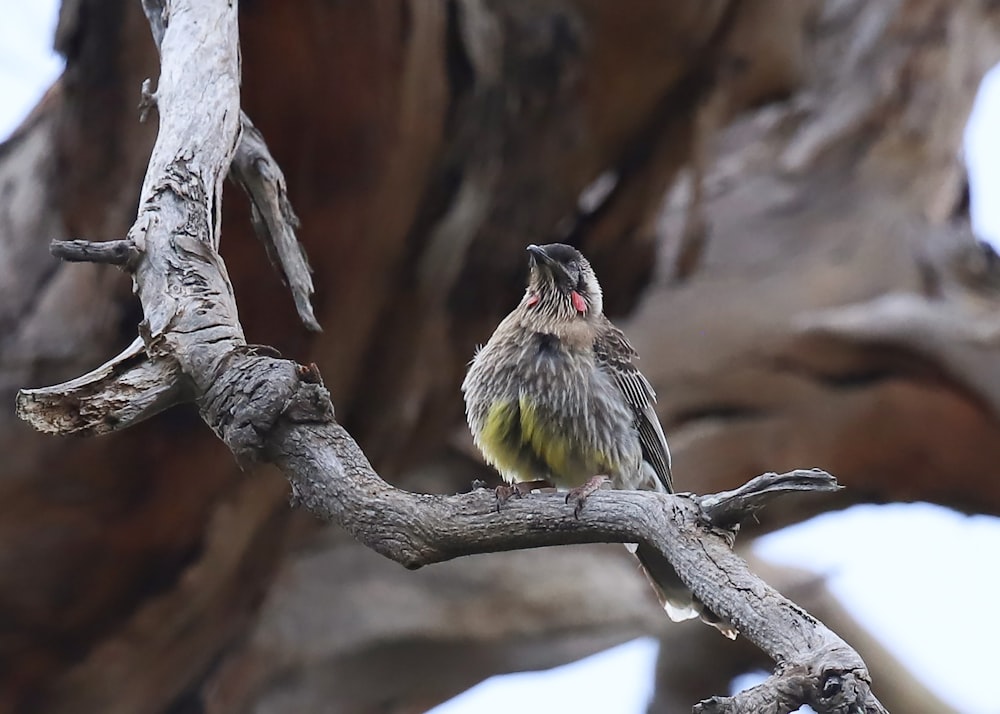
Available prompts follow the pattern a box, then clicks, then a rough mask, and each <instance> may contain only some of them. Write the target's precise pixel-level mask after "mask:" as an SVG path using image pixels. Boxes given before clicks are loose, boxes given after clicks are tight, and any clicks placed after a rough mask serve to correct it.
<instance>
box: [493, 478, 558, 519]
mask: <svg viewBox="0 0 1000 714" xmlns="http://www.w3.org/2000/svg"><path fill="white" fill-rule="evenodd" d="M536 488H538V489H542V488H553V486H552V484H551V483H549V482H548V481H546V480H545V479H536V480H534V481H515V482H514V483H502V484H500V485H499V486H497V488H496V494H497V513H499V512H500V506H502V505H503V504H505V503H507V501H509V500H510V499H512V498H524V497H525V496H527V495H528V494H529V493H531V492H532V491H534V490H535V489H536Z"/></svg>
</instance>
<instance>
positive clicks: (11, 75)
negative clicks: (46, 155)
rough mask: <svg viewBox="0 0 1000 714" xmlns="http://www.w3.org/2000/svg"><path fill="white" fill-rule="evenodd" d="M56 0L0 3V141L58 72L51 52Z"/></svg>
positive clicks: (60, 64)
mask: <svg viewBox="0 0 1000 714" xmlns="http://www.w3.org/2000/svg"><path fill="white" fill-rule="evenodd" d="M58 5H59V3H58V2H57V0H30V1H26V0H0V18H2V19H0V141H2V140H3V139H6V138H7V137H8V136H10V133H11V132H12V131H13V130H14V129H16V128H17V127H18V125H20V123H21V122H22V121H23V120H24V118H25V117H26V116H27V115H28V113H29V112H30V111H31V108H32V107H34V106H35V104H37V103H38V100H39V99H41V97H42V95H43V94H45V91H46V90H47V89H48V88H49V86H51V84H52V82H53V81H54V80H55V79H56V77H58V76H59V73H60V72H62V68H63V61H62V58H61V57H60V56H59V55H57V54H56V53H55V52H53V51H52V37H53V35H54V33H55V27H56V19H57V11H58Z"/></svg>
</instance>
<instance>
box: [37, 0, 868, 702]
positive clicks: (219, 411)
mask: <svg viewBox="0 0 1000 714" xmlns="http://www.w3.org/2000/svg"><path fill="white" fill-rule="evenodd" d="M143 4H144V7H145V8H146V11H147V15H148V17H149V18H150V22H151V25H152V27H153V32H154V37H158V38H160V39H161V43H160V47H161V62H162V71H161V78H160V82H159V87H158V89H157V92H156V102H157V106H158V109H159V114H160V130H159V135H158V137H157V141H156V144H155V146H154V149H153V153H152V155H151V157H150V162H149V168H148V171H147V173H146V177H145V181H144V182H143V186H142V192H141V195H140V203H139V211H138V216H137V218H136V222H135V224H134V225H133V226H132V228H131V230H130V231H129V237H128V239H129V241H131V243H132V244H133V245H134V246H135V247H136V249H137V250H138V251H139V255H138V257H137V259H136V260H134V261H131V262H130V263H129V264H128V265H129V266H131V268H132V270H133V279H134V282H135V288H136V292H137V294H138V296H139V299H140V300H141V302H142V306H143V311H144V314H145V319H144V320H143V322H142V323H141V325H140V329H139V332H140V336H141V338H142V347H143V349H144V352H145V355H142V354H141V353H140V351H139V348H138V343H137V344H136V345H134V346H133V348H132V349H131V351H130V352H129V351H127V352H126V353H123V356H124V355H130V356H129V357H128V359H124V357H123V356H119V357H118V358H116V359H115V360H112V361H111V362H110V363H109V365H106V366H105V367H103V368H101V369H99V370H96V371H95V372H92V373H91V374H90V375H87V376H85V377H82V378H80V380H74V382H70V383H67V384H65V385H62V386H61V387H58V388H48V389H43V390H33V391H30V392H28V391H24V392H21V393H20V394H19V396H18V414H19V415H20V416H21V417H22V418H24V419H26V420H28V421H29V422H30V423H32V424H33V425H34V426H36V428H40V429H43V430H46V431H54V432H59V433H67V432H70V431H81V430H82V431H85V432H86V431H89V432H91V433H93V432H96V431H99V429H98V428H97V425H99V424H102V423H106V418H107V417H108V415H113V416H114V419H115V420H116V421H115V423H114V427H115V428H121V427H124V426H128V425H130V424H132V423H135V422H136V421H138V420H139V419H141V418H143V417H144V416H148V414H149V413H151V410H153V409H154V408H163V407H164V406H166V405H167V404H169V403H173V402H176V401H179V400H182V399H193V400H194V401H195V402H196V403H197V405H198V407H199V411H200V413H201V415H202V417H203V418H204V420H205V421H206V422H207V423H208V424H209V426H210V427H211V428H212V429H213V430H214V431H215V433H216V434H217V435H218V436H219V437H220V438H221V439H222V440H223V441H224V442H225V443H226V444H227V445H228V446H229V448H230V449H231V450H232V452H233V454H234V455H235V457H236V458H237V460H238V461H239V462H240V463H241V464H244V465H249V464H252V463H254V462H256V461H258V460H267V461H271V462H273V463H275V464H276V465H278V466H279V467H280V468H281V469H282V471H283V472H284V473H285V475H286V476H287V477H288V479H289V481H290V483H291V486H292V494H293V499H294V501H295V502H297V503H298V504H300V505H302V506H304V507H306V508H308V509H309V510H310V511H311V512H313V513H315V514H316V515H317V516H319V517H321V518H324V519H327V520H330V521H333V522H336V523H338V524H340V525H341V526H343V527H344V528H345V529H347V531H349V532H350V533H351V534H352V535H353V536H354V537H356V538H357V539H358V540H359V541H361V542H362V543H364V544H366V545H367V546H369V547H371V548H373V549H374V550H376V551H378V552H379V553H381V554H383V555H385V556H387V557H389V558H392V559H393V560H396V561H398V562H400V563H402V564H403V565H405V566H406V567H409V568H417V567H420V566H423V565H426V564H429V563H435V562H440V561H443V560H448V559H451V558H456V557H459V556H462V555H469V554H473V553H485V552H495V551H502V550H511V549H517V548H533V547H540V546H549V545H560V544H568V543H585V542H597V541H602V542H615V541H618V542H639V543H642V544H644V545H647V546H649V547H651V548H655V549H657V550H658V551H660V552H661V553H662V554H663V555H664V556H665V557H666V558H668V559H669V560H670V562H671V563H672V564H673V565H674V567H675V568H676V569H677V572H678V574H679V575H680V577H681V579H682V580H683V581H684V583H685V584H686V585H688V586H689V587H690V588H691V589H692V591H693V592H694V593H695V594H696V595H697V596H698V597H699V598H700V599H701V600H702V601H703V602H704V603H705V604H706V605H707V606H708V607H709V608H711V610H712V611H714V612H715V613H717V614H719V615H720V616H722V617H723V618H725V619H726V620H728V621H729V622H731V623H732V624H733V625H734V626H735V627H736V628H737V629H738V630H739V631H740V632H742V633H743V634H744V635H745V636H746V637H747V638H748V639H750V640H751V641H753V642H754V643H755V644H757V645H758V646H760V647H761V648H762V649H763V650H764V651H765V652H767V653H768V655H770V656H771V657H772V658H773V659H774V660H775V661H776V662H777V663H778V668H777V671H776V673H775V674H774V676H773V677H771V678H770V679H769V680H768V681H767V682H766V683H765V684H763V685H760V686H759V687H756V688H754V689H752V690H749V691H748V692H744V693H742V694H740V695H737V696H736V697H732V698H724V699H720V698H715V699H712V700H709V701H706V702H703V703H702V704H701V705H699V707H700V709H698V710H699V711H704V712H727V713H738V712H751V711H753V712H757V711H765V710H766V711H774V712H787V711H791V710H793V709H794V708H796V707H798V706H799V705H801V704H803V703H808V704H810V705H812V706H813V707H814V708H816V709H817V710H818V711H821V712H848V711H857V710H860V709H862V708H863V709H865V710H866V711H869V712H879V711H884V710H883V709H882V707H881V705H880V704H879V703H878V700H877V699H875V697H874V695H872V693H871V691H870V680H869V675H868V672H867V670H866V668H865V665H864V662H862V660H861V658H860V657H859V656H858V655H857V653H856V652H854V650H852V649H851V648H850V647H849V646H848V645H847V644H846V643H845V642H844V641H843V640H841V639H840V638H839V637H837V635H835V634H834V633H833V632H831V631H830V630H829V629H827V628H826V627H825V626H824V625H823V624H822V623H820V622H818V621H817V620H815V619H814V618H812V617H811V616H809V615H808V614H807V613H806V612H805V611H803V610H802V609H801V608H799V607H797V606H796V605H795V604H794V603H792V602H790V601H788V600H787V599H785V598H783V597H782V596H781V595H779V594H778V593H777V592H776V591H775V590H774V589H773V588H771V587H769V586H768V585H767V584H765V583H764V582H763V581H761V580H760V579H759V578H757V577H756V576H754V575H753V574H752V573H751V572H750V571H749V569H748V567H747V565H746V563H745V562H744V561H743V560H742V559H740V558H739V557H738V556H736V555H735V554H734V553H733V552H732V550H731V549H730V547H729V534H728V533H727V532H725V531H720V530H719V529H718V528H716V527H715V525H717V524H725V525H730V524H732V523H735V522H738V520H739V517H740V516H741V514H743V513H745V510H746V508H748V507H753V508H756V507H760V506H761V505H762V504H763V503H764V502H765V501H766V500H767V499H769V498H771V497H773V496H774V495H776V494H777V493H779V492H783V491H786V490H831V489H833V488H836V482H835V481H834V480H833V479H832V477H830V476H829V475H828V474H825V473H822V472H793V473H792V474H786V475H784V476H777V475H773V474H769V475H765V476H763V477H760V478H758V479H756V480H754V481H751V482H750V484H748V485H747V486H745V487H744V488H742V489H737V490H736V491H734V492H731V493H727V494H718V495H715V496H704V497H693V496H688V495H666V494H656V493H650V492H633V491H615V492H600V493H597V494H594V495H593V496H592V497H591V498H590V500H589V501H588V505H587V508H586V509H584V510H583V512H582V514H581V515H580V517H579V518H575V517H574V516H573V512H572V509H571V508H567V506H566V504H565V502H564V499H563V498H562V497H561V496H559V495H554V494H552V495H538V496H532V497H530V498H525V499H522V500H517V501H513V502H511V503H510V504H509V505H508V506H506V507H505V508H503V509H502V510H501V511H500V512H499V513H498V512H497V509H496V502H495V498H494V495H493V494H492V492H489V491H486V490H484V489H478V490H475V491H473V492H472V493H468V494H462V495H456V496H430V495H422V494H415V493H408V492H405V491H402V490H399V489H396V488H393V487H392V486H390V485H389V484H388V483H386V482H385V481H383V480H382V479H381V478H380V477H379V475H378V474H377V473H376V472H375V471H374V470H373V469H372V467H371V465H370V464H369V462H368V460H367V458H366V457H365V455H364V453H363V452H362V451H361V449H360V448H359V447H358V445H357V444H356V443H355V442H354V440H353V439H352V438H351V437H350V435H349V434H348V433H347V432H346V431H345V430H344V429H343V428H342V427H341V426H340V425H339V424H337V422H336V421H335V419H334V411H333V405H332V403H331V402H330V398H329V393H328V392H327V390H326V389H325V388H324V387H323V385H322V381H321V379H320V376H319V373H318V370H316V368H315V366H309V367H304V366H301V365H297V364H295V363H293V362H290V361H288V360H283V359H278V358H276V357H274V356H271V355H268V354H263V353H262V351H261V350H259V349H256V348H254V347H251V346H249V345H247V344H246V340H245V339H244V335H243V330H242V327H241V326H240V324H239V321H238V319H237V312H236V305H235V300H234V298H233V291H232V286H231V284H230V282H229V278H228V275H227V273H226V270H225V266H224V264H223V262H222V259H221V257H220V256H219V254H218V252H217V249H218V245H219V238H220V235H219V230H220V211H221V199H222V185H223V180H224V178H225V176H226V174H227V173H228V172H229V171H230V169H231V166H232V163H233V159H234V155H236V154H237V147H238V146H240V145H241V114H240V110H239V51H238V46H237V21H236V14H237V11H236V3H234V2H227V1H224V0H212V1H208V0H199V1H195V0H186V1H185V0H177V1H176V2H169V1H167V2H164V3H160V2H155V0H144V3H143ZM243 128H244V129H245V128H246V127H243ZM274 176H278V174H274ZM277 184H278V185H280V186H281V188H282V189H283V182H282V181H277ZM279 204H280V201H279ZM287 218H288V217H287V216H285V217H284V218H283V220H286V221H287ZM289 224H290V222H289ZM288 245H289V244H288V243H287V242H286V243H285V249H287V248H288ZM279 252H280V250H279ZM282 260H283V261H284V260H285V259H284V258H282ZM286 268H287V265H286ZM291 282H293V281H292V279H291V278H290V283H291ZM294 289H295V288H294V285H293V290H294ZM300 308H301V306H300ZM128 375H132V376H133V377H135V376H136V375H142V377H143V380H144V381H143V382H142V384H141V387H140V388H139V389H138V391H139V393H140V396H141V399H140V401H141V402H142V403H143V404H145V407H142V408H137V409H134V410H132V411H129V410H127V409H124V408H122V407H121V406H120V404H121V403H122V402H125V403H127V402H128V401H129V400H130V399H131V398H132V397H133V394H134V393H135V389H134V385H133V384H130V382H129V380H128V379H127V378H126V377H127V376H128ZM151 377H155V378H156V379H157V380H158V381H159V384H158V385H153V384H150V383H149V379H150V378H151ZM81 390H84V391H85V392H86V393H87V394H88V395H89V397H90V399H91V402H90V404H91V407H92V409H90V410H88V411H87V413H86V414H85V415H83V414H79V412H80V410H79V409H77V408H76V407H75V406H74V405H76V404H78V403H79V398H80V393H81ZM87 390H90V391H89V392H87ZM154 396H155V398H153V397H154ZM43 397H44V399H43ZM115 397H116V398H117V399H118V400H119V406H118V407H117V408H116V407H115V406H114V405H113V404H112V403H111V400H112V399H113V398H115ZM39 405H43V407H44V408H43V407H40V406H39ZM105 407H106V409H107V411H104V412H103V413H99V412H100V411H101V410H102V408H105ZM74 409H76V412H74ZM74 413H77V414H78V416H80V418H79V419H76V420H74V419H69V420H67V419H66V418H65V417H66V415H67V414H69V415H73V414H74ZM102 420H104V421H102Z"/></svg>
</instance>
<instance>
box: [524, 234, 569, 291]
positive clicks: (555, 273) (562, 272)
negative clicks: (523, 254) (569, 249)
mask: <svg viewBox="0 0 1000 714" xmlns="http://www.w3.org/2000/svg"><path fill="white" fill-rule="evenodd" d="M528 257H529V259H530V260H531V262H532V264H534V265H537V266H539V267H543V268H545V269H546V270H547V271H548V273H549V275H551V276H552V279H553V280H555V281H556V282H557V283H558V282H559V281H560V280H561V279H564V278H566V277H567V275H566V269H565V268H563V266H562V265H560V264H559V263H557V262H556V261H555V260H553V259H552V256H551V255H549V254H548V253H547V252H546V250H545V248H543V247H542V246H540V245H535V244H534V243H532V244H531V245H529V246H528Z"/></svg>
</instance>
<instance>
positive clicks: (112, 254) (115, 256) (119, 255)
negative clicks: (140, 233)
mask: <svg viewBox="0 0 1000 714" xmlns="http://www.w3.org/2000/svg"><path fill="white" fill-rule="evenodd" d="M49 251H50V252H51V253H52V255H54V256H55V257H56V258H61V259H62V260H65V261H68V262H70V263H108V264H110V265H122V266H125V267H129V266H131V265H132V264H134V263H135V261H136V260H138V258H139V249H138V248H136V247H135V243H133V242H132V241H130V240H109V241H105V242H103V243H95V242H93V241H89V240H54V241H52V245H50V246H49Z"/></svg>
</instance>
